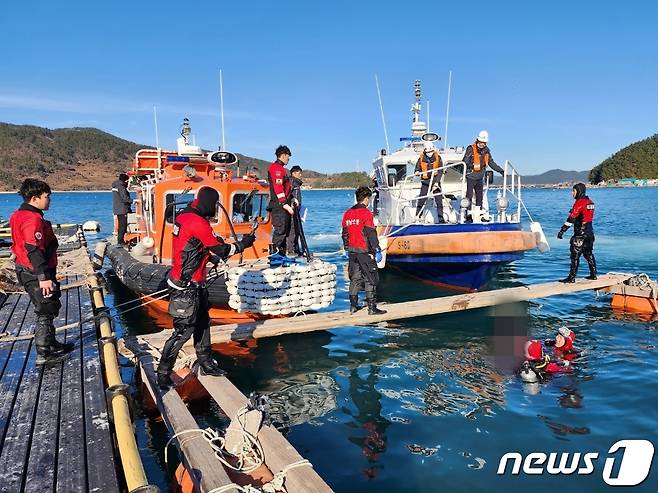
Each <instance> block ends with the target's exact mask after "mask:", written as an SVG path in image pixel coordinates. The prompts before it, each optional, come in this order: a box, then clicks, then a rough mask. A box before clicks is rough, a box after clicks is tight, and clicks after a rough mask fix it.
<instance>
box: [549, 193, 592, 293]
mask: <svg viewBox="0 0 658 493" xmlns="http://www.w3.org/2000/svg"><path fill="white" fill-rule="evenodd" d="M571 194H572V195H573V198H574V199H576V201H575V202H574V204H573V207H572V208H571V212H570V213H569V217H567V220H566V222H565V223H564V224H563V225H562V227H561V228H560V232H559V233H558V234H557V237H558V239H560V240H561V239H562V238H563V237H564V233H566V232H567V230H568V229H569V227H571V225H572V224H573V236H572V237H571V268H570V270H569V275H568V276H567V277H565V278H564V279H561V280H560V282H564V283H572V282H576V274H577V273H578V265H579V263H580V255H581V254H582V255H583V257H585V260H586V261H587V265H588V266H589V276H587V277H586V279H590V280H594V279H596V259H595V258H594V252H593V249H594V228H593V227H592V222H593V221H594V202H592V201H591V200H590V198H589V197H588V196H587V189H586V188H585V185H584V184H583V183H576V184H575V185H574V186H573V189H572V190H571Z"/></svg>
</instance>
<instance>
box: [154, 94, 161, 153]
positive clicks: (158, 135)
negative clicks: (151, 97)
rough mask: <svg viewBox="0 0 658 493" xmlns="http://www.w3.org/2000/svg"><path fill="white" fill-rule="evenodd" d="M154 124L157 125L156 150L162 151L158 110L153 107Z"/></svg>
mask: <svg viewBox="0 0 658 493" xmlns="http://www.w3.org/2000/svg"><path fill="white" fill-rule="evenodd" d="M153 122H154V123H155V148H156V149H160V134H159V132H158V109H157V108H156V106H155V105H153Z"/></svg>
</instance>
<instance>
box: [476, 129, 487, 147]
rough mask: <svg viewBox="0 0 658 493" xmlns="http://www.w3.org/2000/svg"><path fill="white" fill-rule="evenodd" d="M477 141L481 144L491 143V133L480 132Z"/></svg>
mask: <svg viewBox="0 0 658 493" xmlns="http://www.w3.org/2000/svg"><path fill="white" fill-rule="evenodd" d="M477 140H479V141H480V142H484V143H485V144H486V143H487V142H489V132H487V131H486V130H480V133H479V134H478V137H477Z"/></svg>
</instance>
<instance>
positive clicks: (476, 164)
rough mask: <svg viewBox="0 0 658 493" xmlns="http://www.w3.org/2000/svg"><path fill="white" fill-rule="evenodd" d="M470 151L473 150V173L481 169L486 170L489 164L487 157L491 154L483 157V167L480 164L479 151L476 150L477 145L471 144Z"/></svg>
mask: <svg viewBox="0 0 658 493" xmlns="http://www.w3.org/2000/svg"><path fill="white" fill-rule="evenodd" d="M471 149H473V171H480V169H482V168H483V167H484V168H486V167H487V165H488V164H489V157H490V156H491V154H489V153H488V152H487V153H486V154H485V155H484V166H482V164H481V162H480V150H479V149H478V146H477V144H471Z"/></svg>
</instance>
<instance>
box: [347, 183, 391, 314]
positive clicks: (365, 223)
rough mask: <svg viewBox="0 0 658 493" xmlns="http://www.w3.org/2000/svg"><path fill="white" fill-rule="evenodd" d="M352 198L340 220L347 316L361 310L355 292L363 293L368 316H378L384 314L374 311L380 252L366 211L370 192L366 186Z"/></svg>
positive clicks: (377, 310)
mask: <svg viewBox="0 0 658 493" xmlns="http://www.w3.org/2000/svg"><path fill="white" fill-rule="evenodd" d="M355 195H356V204H355V205H354V206H353V207H350V208H349V209H347V210H346V211H345V214H343V221H342V237H343V246H344V247H345V250H346V251H347V253H348V256H349V264H348V275H349V277H350V291H349V293H350V313H354V312H356V311H358V310H360V309H361V308H363V307H362V306H359V291H363V290H365V292H366V301H367V303H368V313H369V314H370V315H381V314H382V313H386V311H385V310H380V309H379V308H377V283H378V282H379V273H378V272H377V262H376V261H375V257H376V256H377V255H378V254H380V252H381V250H380V248H379V240H378V238H377V231H376V230H375V223H374V221H373V215H372V212H370V209H368V203H369V202H370V197H371V196H372V191H371V190H370V189H369V188H368V187H359V188H357V189H356V192H355Z"/></svg>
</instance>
